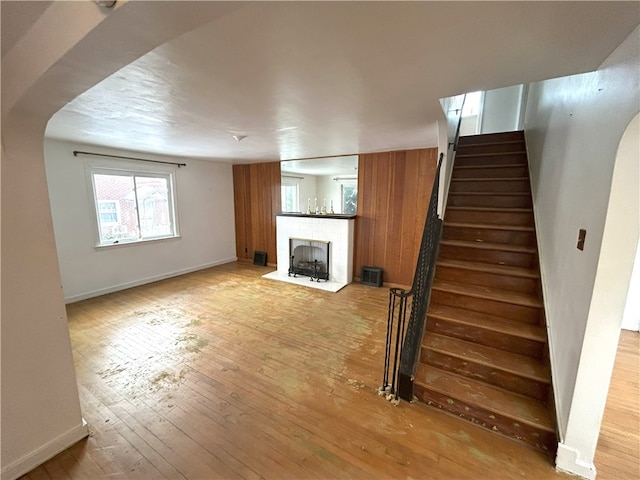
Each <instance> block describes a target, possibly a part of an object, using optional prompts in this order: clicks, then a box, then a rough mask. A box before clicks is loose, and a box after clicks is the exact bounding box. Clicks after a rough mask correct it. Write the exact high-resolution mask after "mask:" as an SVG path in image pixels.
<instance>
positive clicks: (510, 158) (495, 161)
mask: <svg viewBox="0 0 640 480" xmlns="http://www.w3.org/2000/svg"><path fill="white" fill-rule="evenodd" d="M516 163H522V164H524V165H526V164H527V156H526V154H524V153H506V154H502V155H482V156H477V155H468V156H466V155H460V154H456V160H455V164H456V165H473V166H480V165H513V164H516Z"/></svg>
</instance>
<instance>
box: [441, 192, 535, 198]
mask: <svg viewBox="0 0 640 480" xmlns="http://www.w3.org/2000/svg"><path fill="white" fill-rule="evenodd" d="M449 195H469V196H474V195H475V196H484V197H513V196H517V197H522V196H525V195H531V193H530V192H449Z"/></svg>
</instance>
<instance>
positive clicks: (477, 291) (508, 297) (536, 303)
mask: <svg viewBox="0 0 640 480" xmlns="http://www.w3.org/2000/svg"><path fill="white" fill-rule="evenodd" d="M432 288H433V289H434V290H439V291H446V292H449V293H453V294H457V295H465V296H468V297H474V298H482V299H485V300H494V301H496V302H502V303H511V304H514V305H521V306H525V307H531V308H541V307H542V302H541V301H540V299H539V298H538V297H537V296H535V295H528V294H526V293H520V292H514V291H510V290H502V289H500V288H494V287H485V286H482V285H468V284H464V283H456V282H448V281H445V280H439V279H437V278H436V279H435V280H434V281H433V287H432Z"/></svg>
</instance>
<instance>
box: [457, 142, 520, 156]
mask: <svg viewBox="0 0 640 480" xmlns="http://www.w3.org/2000/svg"><path fill="white" fill-rule="evenodd" d="M524 149H525V146H524V144H523V143H522V142H513V143H494V144H487V145H484V144H475V145H458V151H457V153H458V154H460V155H471V154H478V153H503V152H509V153H511V152H522V151H524Z"/></svg>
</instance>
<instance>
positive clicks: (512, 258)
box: [440, 244, 535, 268]
mask: <svg viewBox="0 0 640 480" xmlns="http://www.w3.org/2000/svg"><path fill="white" fill-rule="evenodd" d="M440 256H441V257H442V258H451V259H456V260H467V261H470V262H484V263H490V264H492V265H508V266H513V267H524V268H532V267H533V266H534V265H535V263H534V262H535V255H534V254H533V253H521V252H504V251H500V250H482V249H479V248H473V247H460V246H451V245H445V244H441V245H440Z"/></svg>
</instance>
